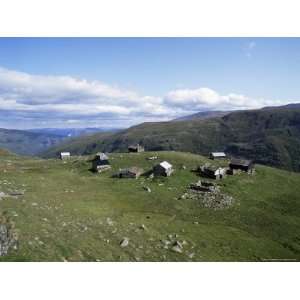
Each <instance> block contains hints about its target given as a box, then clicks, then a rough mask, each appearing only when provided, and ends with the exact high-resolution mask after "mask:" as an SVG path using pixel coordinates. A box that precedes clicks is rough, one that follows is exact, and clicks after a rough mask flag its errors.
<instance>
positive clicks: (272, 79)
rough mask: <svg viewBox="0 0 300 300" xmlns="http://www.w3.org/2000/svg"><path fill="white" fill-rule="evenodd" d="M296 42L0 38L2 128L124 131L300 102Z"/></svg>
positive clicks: (299, 42)
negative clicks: (188, 117) (179, 119)
mask: <svg viewBox="0 0 300 300" xmlns="http://www.w3.org/2000/svg"><path fill="white" fill-rule="evenodd" d="M299 71H300V39H298V38H0V119H1V121H0V126H1V127H6V128H31V127H88V126H104V127H105V126H106V127H110V126H115V127H120V126H121V127H123V126H125V127H126V126H130V125H132V124H136V123H140V122H143V121H158V120H168V119H171V118H174V117H176V116H181V115H185V114H189V113H194V112H197V111H201V110H219V109H221V110H227V109H244V108H245V109H249V108H258V107H262V106H265V105H281V104H286V103H289V102H300V97H299V82H300V72H299Z"/></svg>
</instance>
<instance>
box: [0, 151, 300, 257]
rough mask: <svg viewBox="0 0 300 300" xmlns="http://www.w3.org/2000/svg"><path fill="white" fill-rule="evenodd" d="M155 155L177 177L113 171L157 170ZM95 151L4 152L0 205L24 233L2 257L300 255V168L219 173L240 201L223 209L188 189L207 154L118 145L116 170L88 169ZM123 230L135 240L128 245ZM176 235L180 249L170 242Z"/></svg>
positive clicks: (0, 168)
mask: <svg viewBox="0 0 300 300" xmlns="http://www.w3.org/2000/svg"><path fill="white" fill-rule="evenodd" d="M152 155H158V156H159V160H164V159H166V160H168V161H169V162H171V163H172V164H173V165H174V167H175V172H174V174H173V175H172V176H171V177H170V178H162V179H147V178H146V177H140V178H139V179H137V180H135V179H117V178H112V177H111V176H112V174H114V172H116V171H117V170H118V169H119V168H122V167H129V166H138V167H143V168H144V170H145V171H147V170H149V169H150V168H151V167H152V165H153V164H155V161H148V160H146V158H147V157H148V156H152ZM90 158H91V157H88V156H84V157H74V158H73V159H71V160H70V161H67V162H62V161H60V160H56V159H49V160H43V159H33V158H31V159H29V158H23V157H18V156H11V155H10V154H9V153H4V154H3V155H0V191H1V192H2V193H4V194H5V195H6V196H5V197H0V211H1V214H2V215H3V216H5V220H10V224H12V225H11V226H13V228H14V231H15V234H16V235H17V236H18V248H17V249H12V250H11V251H10V253H9V254H8V255H7V256H2V257H0V261H65V260H67V261H265V260H273V259H275V260H277V259H279V260H285V259H289V260H297V261H299V260H300V196H299V195H300V175H299V174H297V173H292V172H288V171H283V170H278V169H274V168H270V167H264V166H257V172H256V174H255V175H254V176H251V175H247V174H241V175H237V176H231V177H227V178H226V179H224V180H222V181H219V184H220V188H221V192H222V193H224V194H226V195H228V196H231V197H233V199H234V202H233V204H232V205H231V206H229V207H227V208H224V209H216V210H215V209H212V208H205V207H204V206H203V203H202V202H201V201H199V199H192V198H189V197H182V195H184V194H185V193H186V192H187V187H188V185H189V184H190V183H192V182H196V181H197V180H198V179H199V176H198V175H197V174H196V173H194V172H191V169H193V168H195V167H196V166H197V165H199V164H202V163H204V162H207V161H208V160H207V159H206V158H204V157H202V156H199V155H194V154H190V153H180V152H157V153H156V152H153V153H146V152H145V153H141V154H123V153H114V154H112V155H111V163H112V170H111V171H108V172H106V173H102V174H94V173H92V172H90V171H89V168H90V166H91V163H90V162H89V159H90ZM220 164H226V162H221V163H220ZM182 165H185V166H186V168H182ZM144 186H147V187H149V188H150V189H151V192H148V191H146V190H145V189H144V188H143V187H144ZM0 195H1V194H0ZM2 195H3V194H2ZM0 220H1V218H0ZM124 238H128V239H129V244H128V246H127V247H121V246H120V242H121V241H123V239H124ZM174 241H179V242H180V243H181V244H182V245H183V250H182V253H177V252H174V251H173V250H172V243H173V242H174ZM170 243H171V244H170Z"/></svg>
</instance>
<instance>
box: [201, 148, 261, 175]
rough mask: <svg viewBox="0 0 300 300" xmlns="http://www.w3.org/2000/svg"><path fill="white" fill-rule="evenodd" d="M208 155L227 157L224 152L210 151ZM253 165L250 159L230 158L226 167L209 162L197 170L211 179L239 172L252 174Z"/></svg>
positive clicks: (213, 157)
mask: <svg viewBox="0 0 300 300" xmlns="http://www.w3.org/2000/svg"><path fill="white" fill-rule="evenodd" d="M209 157H210V158H211V159H213V160H215V159H225V158H227V156H226V154H225V153H224V152H211V153H210V155H209ZM254 167H255V165H254V162H253V161H252V160H247V159H238V158H232V159H231V160H230V162H229V164H228V167H217V166H214V165H211V164H205V165H203V166H201V167H199V168H198V169H197V171H198V172H199V173H200V174H201V175H204V176H206V177H209V178H212V179H222V178H224V177H225V176H226V175H235V174H237V173H239V172H247V173H248V174H253V173H254V171H255V168H254Z"/></svg>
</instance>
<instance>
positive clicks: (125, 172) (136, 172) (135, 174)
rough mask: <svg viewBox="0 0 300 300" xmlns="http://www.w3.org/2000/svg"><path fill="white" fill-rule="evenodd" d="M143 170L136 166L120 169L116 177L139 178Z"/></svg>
mask: <svg viewBox="0 0 300 300" xmlns="http://www.w3.org/2000/svg"><path fill="white" fill-rule="evenodd" d="M143 172H144V170H143V169H141V168H138V167H131V168H127V169H121V170H120V171H119V172H118V173H117V174H116V177H119V178H136V179H137V178H139V177H140V176H141V175H142V174H143Z"/></svg>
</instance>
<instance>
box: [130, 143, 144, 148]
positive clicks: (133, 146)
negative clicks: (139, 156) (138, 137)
mask: <svg viewBox="0 0 300 300" xmlns="http://www.w3.org/2000/svg"><path fill="white" fill-rule="evenodd" d="M139 147H143V146H141V145H140V144H136V145H129V146H128V148H130V149H137V148H139Z"/></svg>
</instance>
